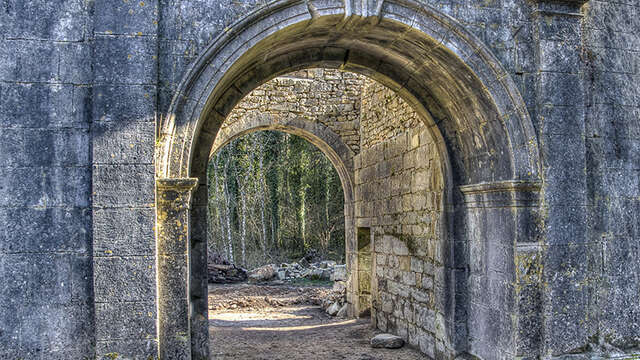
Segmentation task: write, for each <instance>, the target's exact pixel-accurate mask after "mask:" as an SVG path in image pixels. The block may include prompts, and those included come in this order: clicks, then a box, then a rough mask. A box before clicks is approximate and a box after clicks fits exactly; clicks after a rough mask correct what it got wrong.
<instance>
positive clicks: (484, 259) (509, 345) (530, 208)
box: [456, 181, 542, 358]
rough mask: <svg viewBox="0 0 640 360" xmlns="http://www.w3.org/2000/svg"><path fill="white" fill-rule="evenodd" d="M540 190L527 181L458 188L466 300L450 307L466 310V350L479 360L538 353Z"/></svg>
mask: <svg viewBox="0 0 640 360" xmlns="http://www.w3.org/2000/svg"><path fill="white" fill-rule="evenodd" d="M540 187H541V184H540V183H539V182H532V181H502V182H495V183H482V184H474V185H466V186H462V187H460V190H461V192H462V193H463V195H464V202H465V208H466V210H465V212H466V214H465V217H466V227H465V228H466V229H467V231H468V234H466V238H467V239H468V250H467V252H468V255H467V256H469V267H468V268H469V277H468V279H467V280H466V283H467V284H466V286H468V287H469V289H470V293H469V295H470V297H469V298H466V299H465V297H464V296H457V297H456V300H457V301H458V302H459V304H456V305H457V306H466V307H467V308H468V314H469V316H468V324H467V327H468V331H469V336H470V338H472V339H474V341H472V342H471V343H470V344H469V346H470V349H469V350H470V352H471V353H473V354H474V355H478V356H480V357H482V358H498V356H495V355H496V354H500V356H502V357H503V358H515V357H517V356H522V355H530V354H531V353H533V354H536V353H537V352H538V350H539V347H540V343H541V338H540V336H541V328H542V325H541V320H540V316H541V314H540V311H541V298H540V292H541V281H540V280H541V274H540V271H541V270H540V267H539V261H540V257H539V253H540V251H541V245H542V243H541V240H542V222H541V219H540V210H539V209H540V208H539V204H540V199H539V197H540V195H539V191H540ZM461 280H464V279H461ZM464 283H465V281H459V280H458V284H464ZM458 293H459V291H458ZM487 334H491V335H489V336H487Z"/></svg>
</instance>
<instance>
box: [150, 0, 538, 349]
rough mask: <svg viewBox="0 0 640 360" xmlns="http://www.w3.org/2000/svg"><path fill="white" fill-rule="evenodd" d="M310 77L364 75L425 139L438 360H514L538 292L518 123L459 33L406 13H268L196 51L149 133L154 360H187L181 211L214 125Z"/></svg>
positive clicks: (415, 10)
mask: <svg viewBox="0 0 640 360" xmlns="http://www.w3.org/2000/svg"><path fill="white" fill-rule="evenodd" d="M313 66H323V67H331V68H340V69H344V70H349V71H354V72H358V73H362V74H366V75H368V76H370V77H372V78H374V79H376V80H378V81H380V82H381V83H383V84H385V85H386V86H388V87H389V88H391V89H393V90H395V91H397V93H398V94H400V95H401V96H402V97H403V98H404V99H405V101H407V102H408V103H409V104H411V105H412V107H413V108H414V109H415V110H416V111H417V112H418V113H419V114H420V115H421V117H422V118H423V120H424V121H425V123H426V125H427V126H428V127H429V129H430V132H431V134H432V136H433V138H434V139H436V145H437V147H438V149H439V152H440V156H441V158H442V159H443V165H442V166H443V169H442V173H443V174H444V182H445V184H446V185H445V196H444V200H443V202H444V208H445V210H446V211H447V216H446V221H443V222H442V224H441V227H442V228H441V229H440V231H441V232H442V233H443V234H444V236H443V239H444V242H443V244H441V246H442V249H441V251H442V252H443V253H444V254H445V255H444V258H445V263H446V269H445V271H444V272H443V274H442V279H441V281H440V282H441V285H442V286H443V287H444V288H445V289H444V290H443V298H442V299H437V301H438V302H441V303H442V304H441V308H442V316H441V317H442V321H441V323H442V328H441V329H440V332H441V333H440V334H439V336H441V338H442V339H441V342H440V344H441V346H442V347H443V349H442V354H446V356H447V357H451V356H454V355H455V354H457V353H461V352H465V351H468V352H472V353H474V354H477V355H478V356H481V357H484V358H497V357H500V356H503V357H504V356H507V357H508V356H515V355H517V354H519V353H521V352H522V350H521V349H520V347H519V345H516V343H520V342H522V340H523V339H522V338H524V337H535V336H537V335H536V334H537V332H536V329H533V330H532V329H530V328H531V327H535V326H538V325H536V324H537V322H536V316H538V314H537V313H536V310H535V309H536V307H535V306H532V304H530V303H529V301H530V299H528V298H527V297H526V296H527V294H534V293H535V288H536V287H537V286H539V284H537V283H535V281H536V277H535V276H528V275H527V276H521V275H519V274H522V273H523V268H522V267H524V268H526V267H527V266H529V267H533V268H535V265H531V264H532V262H535V251H536V249H537V248H536V247H535V246H534V245H535V244H536V243H537V240H538V237H537V236H538V228H537V227H536V226H535V224H536V219H537V213H536V209H537V206H538V200H537V191H538V189H539V186H538V182H537V181H538V177H539V166H540V163H539V155H538V144H537V140H536V137H535V134H534V131H533V126H532V123H531V120H530V119H529V116H528V114H527V111H526V109H525V106H524V104H523V101H522V98H521V96H520V95H519V93H518V91H517V89H516V87H515V86H514V84H513V82H512V81H511V79H510V77H509V75H508V74H507V72H506V71H505V70H504V69H503V68H502V67H501V65H500V63H499V62H498V61H497V60H496V59H495V58H494V57H493V55H492V54H491V53H490V51H488V50H487V49H486V47H484V45H482V43H481V42H480V41H479V40H477V39H475V38H474V37H473V36H472V35H470V34H469V33H468V32H466V31H465V30H464V29H463V27H462V26H461V25H459V24H457V23H456V22H455V21H454V20H452V19H451V18H449V17H447V16H445V15H442V14H440V13H438V12H437V11H436V10H435V9H433V8H430V7H429V6H427V5H423V4H419V3H418V2H415V1H412V0H380V1H378V2H376V4H371V2H354V1H350V0H346V1H344V2H342V1H337V0H329V1H323V2H320V1H317V2H314V1H310V0H308V1H301V0H281V1H276V2H274V3H271V4H270V5H268V6H265V7H264V8H262V9H261V10H259V11H257V12H254V13H252V14H251V15H249V16H247V17H246V18H245V19H243V20H242V21H240V22H238V23H236V24H235V25H234V26H233V27H231V28H230V29H229V31H227V32H226V33H225V34H224V35H222V36H221V37H219V38H218V39H217V40H216V41H215V42H214V43H213V44H212V45H211V46H210V47H209V48H208V49H207V51H206V52H205V53H204V54H203V55H202V56H201V57H200V59H199V60H198V61H197V62H196V63H194V64H193V66H192V67H191V69H190V70H189V72H188V74H187V75H186V76H185V78H184V80H183V81H182V82H181V85H180V87H179V89H178V92H177V95H176V96H175V97H174V100H173V102H172V106H171V109H170V112H169V116H168V117H167V119H166V120H165V122H164V123H163V124H162V130H161V134H160V137H159V139H158V145H157V151H156V179H157V180H156V183H157V186H156V192H157V193H156V199H157V200H156V202H157V204H156V206H157V208H156V209H157V226H156V237H157V254H158V268H157V271H158V318H159V328H158V332H159V334H158V337H159V340H158V341H159V356H160V358H191V354H192V351H191V343H190V342H191V339H190V336H192V333H193V331H192V329H193V327H194V326H195V324H194V323H192V322H193V320H192V318H193V316H190V315H189V313H188V312H187V309H189V308H190V307H191V308H193V307H194V304H195V303H197V301H193V299H194V298H195V299H197V298H198V296H202V294H200V295H198V294H194V293H193V291H192V293H191V294H190V288H189V283H188V282H187V281H186V280H187V279H189V272H190V270H189V269H190V266H194V261H193V260H191V261H189V259H190V258H193V257H194V253H196V254H197V251H194V248H193V245H191V249H190V246H189V245H190V242H189V230H190V229H189V211H188V208H189V202H190V198H191V191H192V189H193V188H194V187H195V185H196V184H197V182H198V181H197V179H196V178H197V177H198V176H201V175H202V174H203V173H204V169H205V167H206V163H207V160H208V156H209V153H210V149H211V145H212V144H213V142H214V139H215V137H216V134H217V132H218V129H219V127H220V125H221V124H222V122H223V120H224V119H225V117H226V115H227V114H228V113H229V112H230V111H231V109H233V107H234V106H235V104H236V103H237V102H238V101H239V100H240V99H241V98H242V97H243V96H244V95H246V94H247V93H248V92H249V91H251V90H252V89H254V88H255V87H256V86H258V85H260V84H261V83H263V82H265V81H267V80H269V79H270V78H272V77H274V76H277V75H279V74H282V73H285V72H289V71H292V70H296V69H302V68H307V67H313ZM196 196H197V195H196ZM516 264H518V266H519V268H518V269H519V271H516ZM522 264H524V265H522ZM527 264H528V265H527ZM524 273H527V271H526V269H524ZM192 288H193V287H192ZM486 288H490V289H491V290H492V291H493V293H494V294H495V298H494V297H493V296H489V295H488V294H487V292H486V291H484V289H486ZM522 289H527V290H530V291H531V292H527V291H524V292H522V291H521V290H522ZM516 290H517V291H516ZM533 301H535V299H534V300H533ZM533 305H535V304H533ZM531 324H532V325H531ZM483 326H484V327H486V328H483ZM198 356H199V355H198V352H197V349H194V357H198Z"/></svg>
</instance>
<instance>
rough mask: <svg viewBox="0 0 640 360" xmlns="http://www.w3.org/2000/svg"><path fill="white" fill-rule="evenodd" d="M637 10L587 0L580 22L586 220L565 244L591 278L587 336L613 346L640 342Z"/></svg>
mask: <svg viewBox="0 0 640 360" xmlns="http://www.w3.org/2000/svg"><path fill="white" fill-rule="evenodd" d="M639 14H640V4H639V3H638V2H637V1H636V2H633V1H632V2H614V1H591V2H590V3H589V4H588V6H587V7H586V11H585V18H584V20H583V23H582V30H583V34H584V44H583V46H584V47H583V54H582V56H583V61H584V74H583V76H584V80H585V92H586V96H585V101H584V106H585V109H584V111H585V115H586V116H585V119H586V120H585V148H586V159H585V164H586V166H585V169H586V174H587V181H586V191H585V198H586V200H585V202H584V203H585V206H586V212H587V219H588V221H587V236H585V237H584V240H583V241H580V242H575V243H574V245H573V246H572V249H571V251H573V252H575V253H578V254H580V255H579V261H580V264H581V266H580V270H581V271H580V272H581V275H580V276H581V279H585V280H586V281H583V282H584V283H588V284H589V287H588V290H589V296H588V297H586V296H585V300H584V302H585V303H586V302H587V301H588V302H589V306H587V304H585V306H584V308H585V309H586V310H585V311H584V313H583V318H589V319H593V320H592V322H591V324H590V326H589V327H588V331H586V333H585V336H589V335H591V334H598V338H597V340H596V341H601V343H602V344H603V345H605V346H614V347H616V348H619V349H632V348H638V347H639V346H640V340H639V335H638V334H639V333H640V321H639V320H638V319H639V314H640V302H638V301H637V299H638V294H639V293H640V281H639V279H638V274H640V261H638V259H640V246H639V244H640V183H639V182H640V121H639V120H638V119H639V118H640V97H638V94H640V56H639V55H638V52H639V51H640V38H639V37H638V32H639V31H640V21H638V15H639ZM568 118H570V117H568ZM596 319H597V320H596ZM595 347H598V346H595Z"/></svg>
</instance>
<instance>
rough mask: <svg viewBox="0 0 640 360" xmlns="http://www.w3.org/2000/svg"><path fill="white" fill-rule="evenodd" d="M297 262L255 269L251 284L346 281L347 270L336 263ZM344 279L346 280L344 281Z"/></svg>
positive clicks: (250, 276)
mask: <svg viewBox="0 0 640 360" xmlns="http://www.w3.org/2000/svg"><path fill="white" fill-rule="evenodd" d="M301 263H303V264H304V262H302V261H301V262H295V263H292V264H287V263H283V264H280V266H277V265H275V264H269V265H265V266H261V267H259V268H256V269H253V270H251V271H250V272H249V275H248V278H249V282H253V283H260V282H268V281H270V282H274V283H278V282H280V283H284V282H285V281H291V280H294V279H300V278H305V279H309V280H324V281H332V280H333V281H335V280H336V274H337V278H338V279H340V280H338V281H345V280H346V273H347V269H346V267H345V265H337V264H336V262H335V261H321V262H317V263H307V264H305V265H301ZM342 278H344V280H342Z"/></svg>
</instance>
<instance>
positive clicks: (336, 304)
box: [327, 301, 340, 316]
mask: <svg viewBox="0 0 640 360" xmlns="http://www.w3.org/2000/svg"><path fill="white" fill-rule="evenodd" d="M338 311H340V303H339V302H337V301H336V302H334V303H333V304H331V306H329V307H328V308H327V314H329V315H331V316H336V315H337V314H338Z"/></svg>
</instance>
